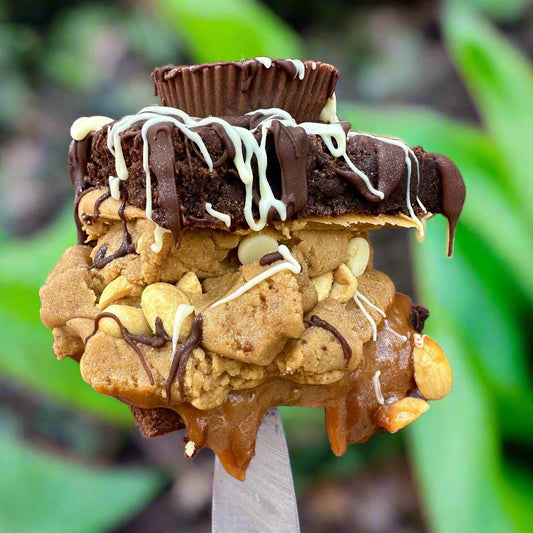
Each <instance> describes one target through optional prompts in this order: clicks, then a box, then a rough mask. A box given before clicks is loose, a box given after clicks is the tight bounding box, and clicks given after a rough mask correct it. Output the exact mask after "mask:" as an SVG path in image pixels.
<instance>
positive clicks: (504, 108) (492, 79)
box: [443, 2, 533, 224]
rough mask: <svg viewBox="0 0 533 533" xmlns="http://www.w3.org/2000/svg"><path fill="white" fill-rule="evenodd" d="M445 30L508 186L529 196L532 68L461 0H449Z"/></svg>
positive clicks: (532, 183) (532, 188) (532, 184)
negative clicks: (501, 162)
mask: <svg viewBox="0 0 533 533" xmlns="http://www.w3.org/2000/svg"><path fill="white" fill-rule="evenodd" d="M443 29H444V36H445V39H446V45H447V48H448V50H449V53H450V55H451V57H452V59H453V60H454V61H455V64H456V66H457V68H458V69H459V71H460V73H461V75H462V77H463V79H464V80H465V82H466V84H467V86H468V88H469V89H470V91H471V92H472V95H473V97H474V100H475V102H476V106H477V107H478V109H479V111H480V113H481V116H482V119H483V121H484V123H485V126H486V128H487V131H488V133H489V135H490V137H491V138H492V140H493V141H494V143H495V145H496V146H497V147H498V150H499V151H501V153H502V154H503V156H504V159H505V164H506V169H507V180H506V181H505V184H506V187H508V188H509V190H510V191H512V193H513V194H514V197H515V198H516V199H517V200H523V199H524V198H527V199H529V200H531V199H533V180H532V179H531V164H530V161H529V157H527V156H526V154H525V150H526V149H527V148H528V147H530V146H533V98H532V95H533V68H532V67H531V65H530V64H529V62H528V60H527V58H526V57H525V56H523V55H522V54H521V53H520V52H519V51H518V50H517V49H515V48H514V47H513V46H512V45H510V44H509V43H508V42H507V41H506V40H505V39H504V38H503V37H502V36H501V35H500V34H499V33H498V32H497V31H496V29H495V28H494V27H492V26H491V24H490V23H489V22H488V21H487V20H486V19H485V18H484V17H483V16H482V15H481V14H480V13H479V12H477V11H476V10H474V9H471V8H470V7H468V5H466V4H465V3H463V2H448V4H447V5H446V8H445V9H444V17H443ZM520 205H521V208H522V211H523V214H524V215H525V216H526V217H528V219H529V222H530V223H531V224H533V212H532V210H531V209H530V208H529V206H528V205H527V203H525V202H522V203H521V204H520Z"/></svg>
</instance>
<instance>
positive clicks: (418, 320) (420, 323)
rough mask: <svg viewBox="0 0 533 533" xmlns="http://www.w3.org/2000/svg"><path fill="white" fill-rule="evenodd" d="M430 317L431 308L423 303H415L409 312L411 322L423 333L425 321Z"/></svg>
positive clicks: (414, 327) (415, 328) (412, 325)
mask: <svg viewBox="0 0 533 533" xmlns="http://www.w3.org/2000/svg"><path fill="white" fill-rule="evenodd" d="M428 317H429V310H428V309H427V308H426V307H424V306H423V305H419V304H413V307H411V312H410V313H409V322H410V324H411V327H412V328H413V329H414V330H415V331H416V332H417V333H422V330H423V329H424V323H425V322H426V320H427V319H428Z"/></svg>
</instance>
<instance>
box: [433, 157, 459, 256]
mask: <svg viewBox="0 0 533 533" xmlns="http://www.w3.org/2000/svg"><path fill="white" fill-rule="evenodd" d="M433 158H434V159H435V162H436V163H437V167H438V169H439V173H440V178H441V187H442V214H443V215H444V216H445V217H446V218H447V219H448V257H451V255H452V253H453V240H454V237H455V228H456V226H457V220H458V219H459V215H460V214H461V210H462V209H463V204H464V203H465V197H466V188H465V183H464V181H463V178H462V176H461V173H460V172H459V169H458V168H457V167H456V166H455V164H454V163H453V161H451V160H450V159H448V158H447V157H445V156H443V155H440V154H434V155H433Z"/></svg>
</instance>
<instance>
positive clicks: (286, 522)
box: [212, 407, 300, 533]
mask: <svg viewBox="0 0 533 533" xmlns="http://www.w3.org/2000/svg"><path fill="white" fill-rule="evenodd" d="M299 531H300V524H299V521H298V507H297V505H296V495H295V493H294V483H293V480H292V471H291V465H290V462H289V452H288V450H287V442H286V441H285V433H284V432H283V426H282V424H281V420H280V418H279V412H278V409H277V407H273V408H272V409H270V410H269V411H268V412H267V413H266V414H265V417H264V418H263V423H262V424H261V427H260V428H259V432H258V435H257V442H256V445H255V456H254V458H253V459H252V461H251V463H250V465H249V467H248V470H247V472H246V480H245V481H238V480H237V479H235V478H234V477H232V476H230V475H229V474H228V473H226V471H225V470H224V467H223V466H222V465H221V464H220V461H219V460H218V458H217V457H215V470H214V476H213V511H212V532H213V533H235V532H239V533H240V532H246V533H268V532H276V533H299Z"/></svg>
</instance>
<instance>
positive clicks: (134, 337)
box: [85, 312, 166, 385]
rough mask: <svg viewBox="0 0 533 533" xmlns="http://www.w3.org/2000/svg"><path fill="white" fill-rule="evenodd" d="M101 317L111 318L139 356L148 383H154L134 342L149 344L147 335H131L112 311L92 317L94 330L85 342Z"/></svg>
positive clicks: (95, 328) (96, 329)
mask: <svg viewBox="0 0 533 533" xmlns="http://www.w3.org/2000/svg"><path fill="white" fill-rule="evenodd" d="M102 318H111V319H113V320H114V321H115V322H116V323H117V325H118V327H119V328H120V333H121V335H122V338H123V339H124V340H125V341H126V342H127V343H128V344H129V345H130V346H131V348H132V349H133V351H134V352H135V353H136V354H137V356H138V357H139V360H140V362H141V365H142V367H143V368H144V371H145V372H146V375H147V376H148V380H149V381H150V385H153V384H154V376H153V374H152V371H151V370H150V368H149V367H148V364H147V363H146V359H145V358H144V356H143V354H142V352H141V350H140V348H139V347H138V346H137V344H136V342H140V343H142V344H149V342H147V341H148V339H149V337H148V336H146V335H133V333H130V332H129V331H128V329H127V328H126V327H125V326H124V325H123V324H122V322H121V321H120V318H118V316H116V315H114V314H113V313H108V312H103V313H100V314H98V315H96V317H95V319H94V330H93V332H92V333H91V334H90V335H89V336H88V337H87V338H86V339H85V344H87V342H88V341H89V339H90V338H91V337H93V336H94V335H96V332H97V331H98V325H99V323H100V320H102ZM165 342H166V341H165ZM150 345H151V344H150ZM156 347H157V346H156Z"/></svg>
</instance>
